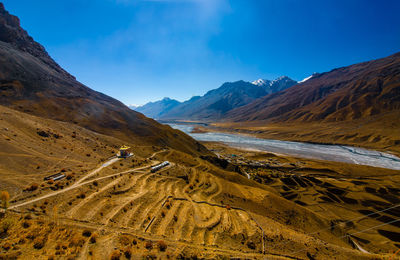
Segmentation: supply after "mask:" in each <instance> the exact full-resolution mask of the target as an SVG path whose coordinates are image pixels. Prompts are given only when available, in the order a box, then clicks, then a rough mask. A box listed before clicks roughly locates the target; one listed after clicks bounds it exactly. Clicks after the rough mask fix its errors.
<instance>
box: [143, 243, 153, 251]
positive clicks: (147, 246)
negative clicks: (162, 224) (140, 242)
mask: <svg viewBox="0 0 400 260" xmlns="http://www.w3.org/2000/svg"><path fill="white" fill-rule="evenodd" d="M144 247H145V248H146V249H147V250H151V249H152V248H153V243H152V242H151V241H147V242H146V244H145V245H144Z"/></svg>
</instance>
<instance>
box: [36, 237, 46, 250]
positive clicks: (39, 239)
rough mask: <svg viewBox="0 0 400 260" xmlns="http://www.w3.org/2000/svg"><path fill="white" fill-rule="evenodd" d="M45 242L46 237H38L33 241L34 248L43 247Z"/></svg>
mask: <svg viewBox="0 0 400 260" xmlns="http://www.w3.org/2000/svg"><path fill="white" fill-rule="evenodd" d="M45 243H46V240H45V239H44V237H37V238H36V239H35V241H33V248H35V249H42V248H43V247H44V244H45Z"/></svg>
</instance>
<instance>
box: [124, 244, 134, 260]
mask: <svg viewBox="0 0 400 260" xmlns="http://www.w3.org/2000/svg"><path fill="white" fill-rule="evenodd" d="M124 255H125V257H126V258H127V259H131V257H132V251H131V249H130V247H126V248H125V250H124Z"/></svg>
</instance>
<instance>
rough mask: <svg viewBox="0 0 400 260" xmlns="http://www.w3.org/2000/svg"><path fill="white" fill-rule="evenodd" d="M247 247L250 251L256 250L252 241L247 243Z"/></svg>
mask: <svg viewBox="0 0 400 260" xmlns="http://www.w3.org/2000/svg"><path fill="white" fill-rule="evenodd" d="M247 247H248V248H250V249H256V244H255V243H254V242H253V241H248V242H247Z"/></svg>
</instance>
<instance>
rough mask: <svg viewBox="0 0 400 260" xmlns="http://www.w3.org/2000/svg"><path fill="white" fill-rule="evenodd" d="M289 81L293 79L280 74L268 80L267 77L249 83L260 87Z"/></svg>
mask: <svg viewBox="0 0 400 260" xmlns="http://www.w3.org/2000/svg"><path fill="white" fill-rule="evenodd" d="M289 81H293V80H292V79H291V78H289V77H288V76H280V77H278V78H276V79H274V80H268V79H261V78H260V79H257V80H255V81H252V82H251V84H253V85H256V86H260V87H265V86H267V87H272V86H273V85H275V84H277V83H280V82H289Z"/></svg>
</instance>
